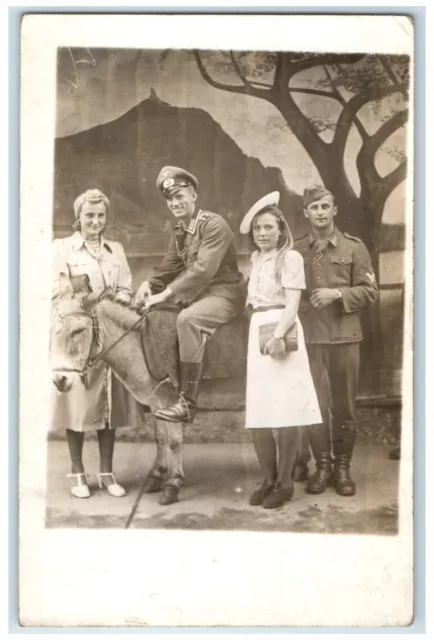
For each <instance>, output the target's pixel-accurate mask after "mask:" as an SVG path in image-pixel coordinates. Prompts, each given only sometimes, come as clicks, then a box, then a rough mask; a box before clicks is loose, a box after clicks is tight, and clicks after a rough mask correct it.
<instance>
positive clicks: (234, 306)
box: [136, 167, 246, 422]
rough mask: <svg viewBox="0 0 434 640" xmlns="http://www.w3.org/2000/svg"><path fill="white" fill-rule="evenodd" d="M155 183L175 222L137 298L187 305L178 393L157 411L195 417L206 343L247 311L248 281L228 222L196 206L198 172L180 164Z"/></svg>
mask: <svg viewBox="0 0 434 640" xmlns="http://www.w3.org/2000/svg"><path fill="white" fill-rule="evenodd" d="M157 187H158V188H159V189H160V191H161V193H162V194H163V196H164V198H165V199H166V203H167V206H168V208H169V210H170V211H171V212H172V214H173V215H174V217H175V219H176V224H175V227H174V229H173V233H172V237H171V240H170V243H169V247H168V251H167V254H166V257H165V258H164V260H163V263H162V264H161V266H160V267H159V269H158V271H157V274H156V275H155V276H153V277H152V278H149V280H147V281H145V282H143V283H142V285H141V286H140V288H139V290H138V292H137V295H136V301H137V302H139V303H140V302H144V303H145V306H146V308H150V307H151V306H153V305H155V304H158V303H161V302H165V301H166V300H175V301H177V302H180V303H181V305H182V307H183V309H182V311H181V312H180V313H179V315H178V319H177V330H178V338H179V351H180V360H181V390H180V391H181V392H180V398H179V401H178V402H177V403H176V404H174V405H173V406H172V407H169V408H167V409H161V410H159V411H156V412H155V414H154V415H155V417H156V418H158V419H161V420H167V421H170V422H192V421H193V419H194V416H195V413H196V405H197V397H198V391H199V384H200V381H201V378H202V373H203V358H204V353H205V346H206V342H207V340H208V339H209V338H210V337H211V336H212V335H213V333H214V332H215V331H216V329H217V328H218V327H220V326H221V325H223V324H225V323H226V322H228V321H229V320H231V319H232V318H233V317H234V316H236V315H237V314H238V313H241V312H242V311H243V309H244V303H245V296H246V291H245V283H244V278H243V276H242V274H241V273H240V272H239V270H238V263H237V254H236V250H235V245H234V235H233V233H232V231H231V228H230V227H229V225H228V223H227V222H226V221H225V220H224V219H223V218H222V216H220V215H218V214H217V213H212V212H210V211H205V210H203V209H199V208H198V207H197V206H196V200H197V189H198V181H197V179H196V177H195V176H194V175H192V174H191V173H189V172H188V171H185V170H184V169H181V168H179V167H164V168H163V169H162V170H161V171H160V174H159V176H158V178H157Z"/></svg>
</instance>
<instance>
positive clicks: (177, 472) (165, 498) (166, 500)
mask: <svg viewBox="0 0 434 640" xmlns="http://www.w3.org/2000/svg"><path fill="white" fill-rule="evenodd" d="M164 424H165V425H166V429H167V436H168V444H169V447H168V449H169V451H170V458H171V464H170V471H169V478H168V480H167V482H166V483H165V485H164V491H163V494H162V496H161V498H160V504H163V505H168V504H172V503H173V502H178V495H179V490H180V488H181V486H182V484H183V482H184V469H183V462H182V458H183V434H182V423H181V422H165V423H164Z"/></svg>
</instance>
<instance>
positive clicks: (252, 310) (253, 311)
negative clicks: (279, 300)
mask: <svg viewBox="0 0 434 640" xmlns="http://www.w3.org/2000/svg"><path fill="white" fill-rule="evenodd" d="M247 308H248V309H249V311H250V312H251V313H256V312H257V311H270V309H284V308H285V305H284V304H274V305H272V306H271V307H256V308H255V309H254V308H253V307H252V305H250V304H249V306H248V307H247Z"/></svg>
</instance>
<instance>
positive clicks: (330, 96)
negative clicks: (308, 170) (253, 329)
mask: <svg viewBox="0 0 434 640" xmlns="http://www.w3.org/2000/svg"><path fill="white" fill-rule="evenodd" d="M163 55H164V54H163ZM194 56H195V59H196V62H197V65H198V68H199V70H200V73H201V75H202V77H203V78H204V80H205V81H206V82H207V83H208V84H209V85H211V86H212V87H214V88H215V89H220V90H223V91H228V92H232V93H236V94H241V95H247V96H252V97H254V98H259V99H262V100H266V101H267V102H269V103H271V104H272V105H274V107H275V108H276V109H277V111H278V112H279V114H280V115H279V114H276V115H277V116H278V117H276V120H275V121H274V126H280V127H287V128H288V129H289V130H290V131H291V132H292V134H293V135H295V136H296V138H297V139H298V141H299V142H300V143H301V145H302V146H303V147H304V149H305V150H306V151H307V153H308V154H309V156H310V158H311V160H312V162H313V164H314V165H315V167H316V168H317V170H318V173H319V175H320V176H321V179H322V181H323V183H324V185H325V186H326V187H327V188H328V189H330V191H332V192H333V193H334V194H335V197H336V203H337V206H338V209H339V225H340V226H342V229H343V230H346V231H348V232H350V233H353V234H354V235H357V236H359V237H361V238H362V239H363V240H364V242H365V243H366V245H367V247H368V250H369V251H370V253H371V256H372V260H373V265H374V269H375V271H376V273H377V277H378V271H379V246H380V242H379V240H380V231H381V223H382V214H383V209H384V205H385V203H386V200H387V198H388V197H389V195H390V194H391V193H392V191H393V190H394V189H395V188H396V187H397V186H398V185H399V184H400V183H401V182H402V181H403V180H404V179H405V177H406V173H407V159H406V156H405V147H404V140H405V136H404V135H402V133H403V128H405V126H406V123H407V121H408V99H409V94H408V91H409V58H408V57H407V56H396V55H387V56H385V55H343V54H314V53H289V52H279V53H271V52H265V53H264V52H233V51H231V52H225V53H222V52H209V51H205V52H200V51H195V52H194ZM313 101H314V102H313ZM314 104H315V106H316V108H315V109H312V107H313V105H314ZM315 113H316V114H319V115H315ZM399 134H401V135H399ZM350 137H351V138H352V140H353V143H355V142H356V141H357V144H353V148H354V147H355V148H358V151H357V152H356V157H355V166H356V170H357V174H358V178H359V184H360V188H359V189H358V192H357V191H356V188H357V187H355V186H354V185H353V184H352V182H351V181H350V179H349V176H348V173H347V168H346V163H345V153H346V150H347V148H348V142H349V140H350ZM381 156H383V157H384V156H386V157H387V160H388V162H387V163H386V164H387V166H388V172H386V173H384V172H383V171H382V170H381V165H382V164H384V163H381V162H380V160H381ZM368 323H369V327H368V331H367V332H366V333H368V334H369V335H370V338H371V340H370V341H368V342H367V343H365V351H366V350H368V351H369V353H370V357H368V359H369V360H371V364H372V357H374V358H375V357H376V358H381V356H380V353H381V344H382V339H381V326H380V321H379V310H378V305H377V306H376V307H374V308H373V309H372V310H371V311H370V314H369V318H368ZM373 354H376V356H373ZM365 364H366V365H367V364H368V363H367V362H366V358H365ZM368 369H371V367H370V366H369V365H368ZM377 369H379V367H378V366H375V365H374V371H376V370H377ZM371 370H372V369H371ZM377 384H378V381H377Z"/></svg>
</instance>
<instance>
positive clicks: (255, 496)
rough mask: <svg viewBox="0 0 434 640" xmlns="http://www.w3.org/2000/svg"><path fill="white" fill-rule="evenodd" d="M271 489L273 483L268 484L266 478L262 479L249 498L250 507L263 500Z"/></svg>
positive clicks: (258, 504)
mask: <svg viewBox="0 0 434 640" xmlns="http://www.w3.org/2000/svg"><path fill="white" fill-rule="evenodd" d="M272 491H273V485H272V484H268V482H267V481H266V480H263V481H262V482H261V484H260V485H259V486H258V488H257V489H255V490H254V492H253V493H252V495H251V496H250V498H249V504H251V505H252V507H259V506H261V504H262V503H263V502H264V500H265V498H266V497H267V496H268V495H269V494H270V493H271V492H272Z"/></svg>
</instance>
